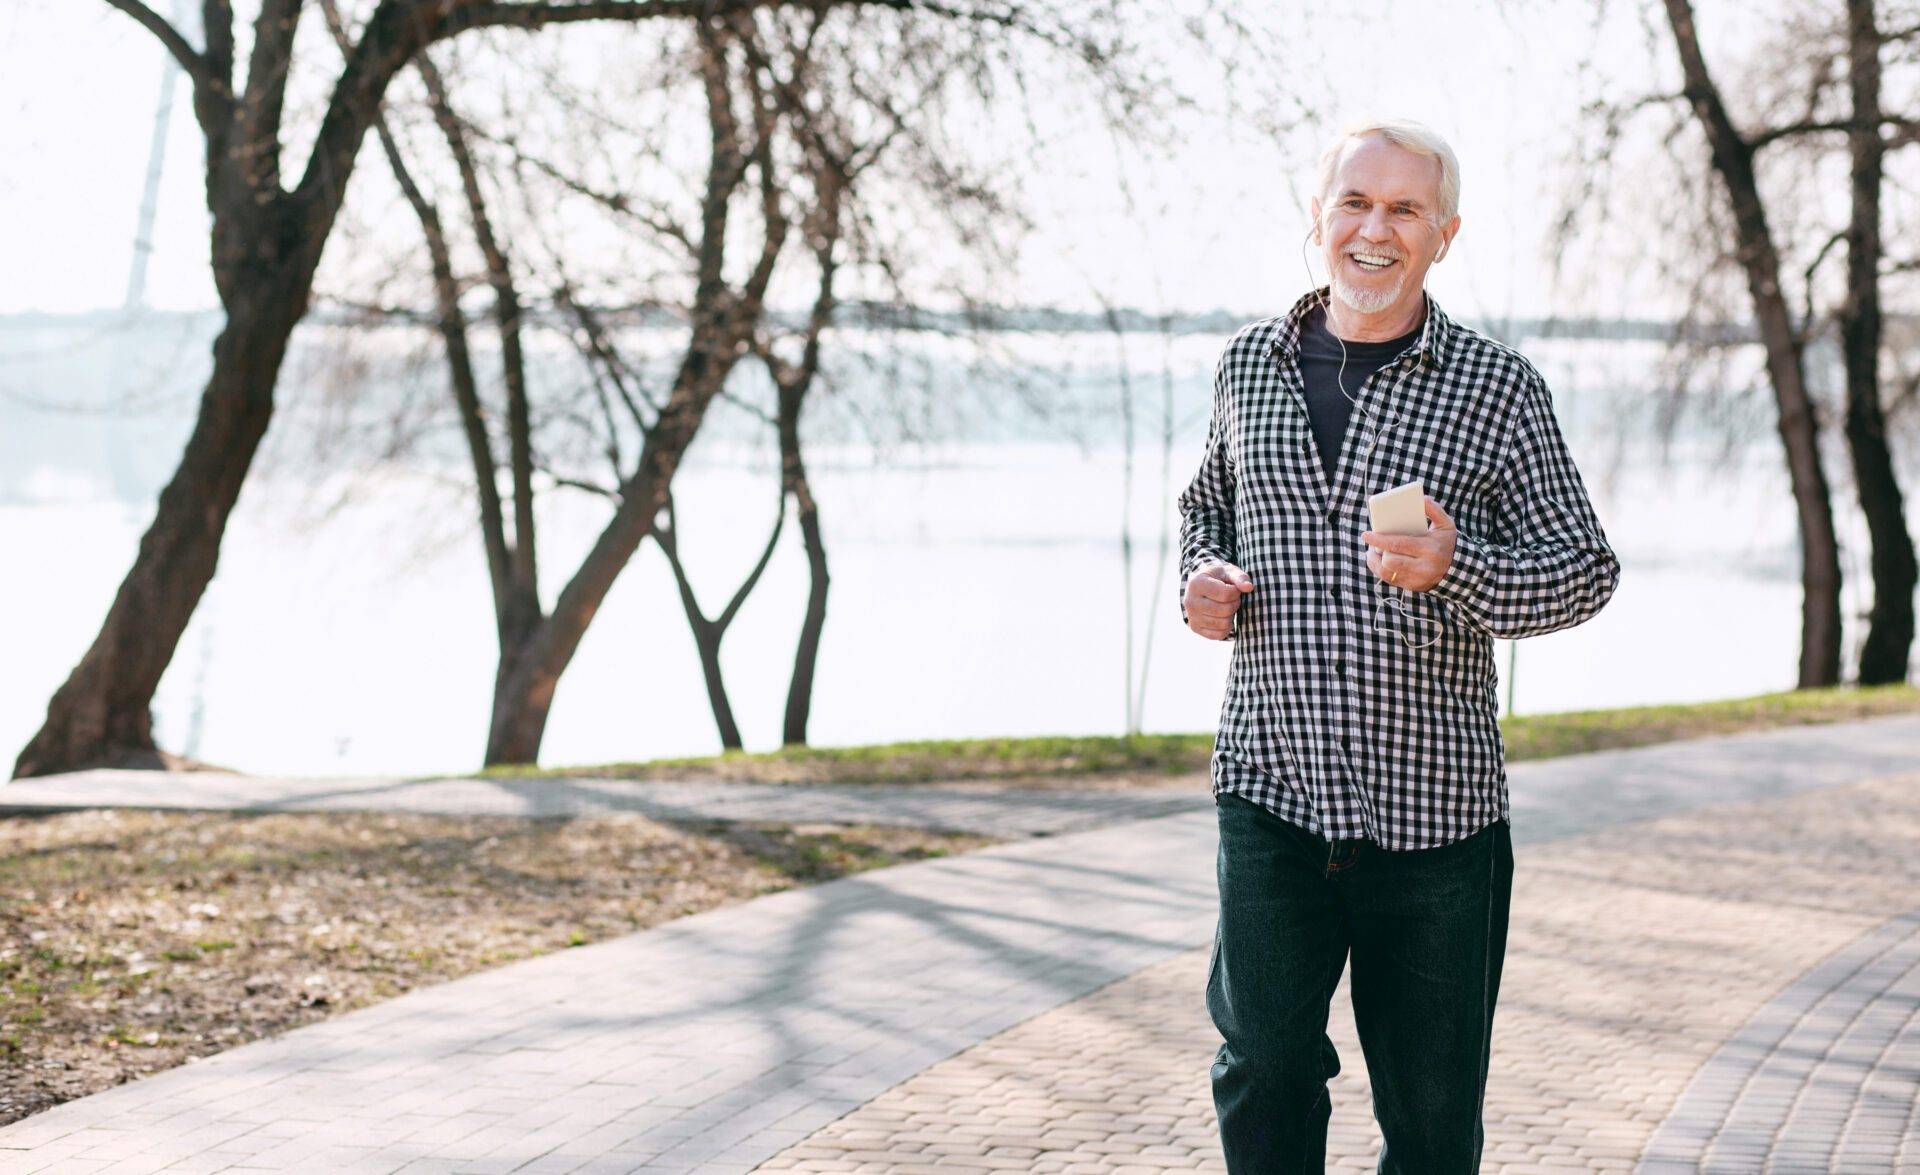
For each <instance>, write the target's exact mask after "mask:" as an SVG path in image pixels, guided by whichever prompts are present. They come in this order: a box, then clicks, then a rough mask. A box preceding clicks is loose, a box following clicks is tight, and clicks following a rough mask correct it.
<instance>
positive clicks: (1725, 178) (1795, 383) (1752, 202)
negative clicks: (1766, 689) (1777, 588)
mask: <svg viewBox="0 0 1920 1175" xmlns="http://www.w3.org/2000/svg"><path fill="white" fill-rule="evenodd" d="M1664 2H1665V5H1666V12H1667V20H1668V23H1669V24H1670V25H1671V26H1672V28H1673V39H1674V43H1675V46H1676V47H1677V48H1678V50H1679V53H1680V64H1681V69H1682V71H1683V72H1684V74H1685V77H1686V97H1687V101H1688V102H1689V103H1690V104H1691V105H1692V107H1693V111H1694V114H1695V115H1696V116H1697V117H1698V118H1699V120H1700V124H1701V127H1702V129H1704V130H1705V132H1706V135H1707V143H1708V146H1709V148H1710V150H1711V153H1712V158H1713V169H1714V171H1715V173H1716V174H1718V175H1719V177H1720V180H1721V182H1722V183H1723V184H1724V185H1725V187H1726V189H1727V197H1728V201H1729V203H1730V204H1731V205H1732V210H1733V220H1734V231H1735V240H1736V243H1737V253H1738V256H1739V260H1740V266H1741V268H1742V269H1743V270H1744V271H1745V273H1746V278H1747V291H1748V293H1749V295H1750V296H1751V297H1752V299H1753V310H1754V317H1755V319H1757V320H1758V322H1759V325H1760V337H1761V340H1762V341H1763V342H1764V344H1765V346H1766V352H1767V374H1768V376H1769V378H1770V380H1771V382H1772V384H1773V395H1774V402H1775V404H1776V406H1777V410H1778V412H1779V422H1778V426H1779V432H1780V443H1781V446H1782V447H1783V448H1784V449H1785V451H1786V459H1787V475H1788V477H1789V479H1790V481H1791V483H1792V485H1793V500H1794V505H1795V507H1796V509H1797V511H1798V515H1799V525H1800V584H1801V603H1800V677H1799V688H1801V689H1810V688H1814V687H1818V686H1827V685H1835V684H1837V683H1838V682H1839V680H1840V545H1839V542H1838V540H1837V538H1836V537H1835V535H1834V528H1833V501H1832V494H1831V492H1830V491H1829V489H1828V486H1827V477H1826V473H1825V472H1824V470H1823V469H1822V467H1821V463H1820V446H1819V430H1818V425H1817V424H1816V422H1815V420H1814V415H1813V402H1812V398H1811V397H1810V396H1809V395H1808V392H1807V381H1806V366H1805V362H1804V357H1803V355H1802V346H1801V340H1800V336H1799V335H1798V333H1796V331H1795V330H1794V325H1793V317H1792V315H1791V314H1790V313H1789V311H1788V309H1787V301H1786V294H1785V292H1784V290H1783V289H1782V288H1781V285H1780V254H1779V251H1778V249H1776V247H1775V246H1774V241H1773V231H1772V229H1771V227H1770V226H1769V225H1768V223H1767V214H1766V205H1765V203H1764V202H1763V201H1762V199H1761V196H1760V186H1759V182H1758V180H1757V179H1756V178H1755V175H1754V168H1753V148H1752V146H1751V145H1750V144H1749V143H1748V142H1747V140H1746V139H1745V138H1743V137H1742V136H1741V134H1740V132H1739V131H1738V130H1737V129H1735V127H1734V125H1733V120H1732V118H1731V117H1730V116H1729V115H1728V113H1727V109H1726V105H1725V103H1724V102H1722V101H1721V98H1720V90H1719V88H1718V87H1717V86H1716V85H1715V84H1714V81H1713V78H1712V76H1711V74H1710V73H1709V72H1708V70H1707V65H1706V58H1705V57H1704V56H1703V55H1702V54H1701V51H1700V42H1699V37H1698V34H1697V32H1696V30H1695V28H1694V22H1693V6H1692V4H1691V3H1690V2H1689V0H1664Z"/></svg>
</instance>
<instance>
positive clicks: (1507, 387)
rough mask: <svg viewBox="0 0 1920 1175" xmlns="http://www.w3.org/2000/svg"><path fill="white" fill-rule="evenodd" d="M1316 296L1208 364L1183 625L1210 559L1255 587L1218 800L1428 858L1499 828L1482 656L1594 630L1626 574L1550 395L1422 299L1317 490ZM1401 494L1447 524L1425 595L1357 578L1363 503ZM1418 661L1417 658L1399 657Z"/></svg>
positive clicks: (1500, 768) (1490, 692)
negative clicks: (1207, 413)
mask: <svg viewBox="0 0 1920 1175" xmlns="http://www.w3.org/2000/svg"><path fill="white" fill-rule="evenodd" d="M1326 296H1327V290H1326V288H1325V287H1322V288H1321V289H1319V290H1316V291H1314V292H1313V293H1311V294H1308V295H1307V296H1305V297H1303V298H1302V299H1300V301H1299V302H1297V303H1295V305H1294V307H1293V309H1292V310H1290V311H1288V312H1287V313H1286V314H1285V315H1283V316H1281V317H1278V318H1269V319H1263V320H1261V321H1259V322H1255V323H1251V324H1249V325H1247V326H1245V327H1243V328H1241V330H1240V331H1239V333H1238V334H1236V335H1234V337H1233V339H1232V340H1231V341H1230V342H1229V343H1228V344H1227V347H1226V350H1225V352H1224V353H1222V355H1221V356H1220V362H1219V366H1218V368H1217V370H1216V372H1215V376H1214V385H1213V411H1212V418H1211V420H1210V422H1209V424H1208V427H1207V440H1206V449H1205V451H1204V453H1203V455H1202V457H1201V461H1200V468H1199V471H1198V472H1197V473H1195V475H1194V477H1193V480H1192V482H1191V483H1190V484H1189V485H1188V486H1187V488H1186V490H1185V492H1183V493H1182V494H1181V495H1180V498H1179V509H1180V513H1181V516H1182V523H1181V530H1180V541H1181V560H1180V618H1181V621H1182V622H1183V623H1184V622H1185V620H1186V589H1187V581H1188V580H1189V579H1190V578H1191V577H1192V576H1193V575H1194V574H1195V573H1196V572H1197V571H1198V570H1199V569H1200V568H1201V567H1202V566H1204V565H1206V564H1207V563H1210V562H1214V561H1220V562H1226V563H1232V564H1234V565H1235V566H1237V567H1240V568H1241V569H1243V570H1244V571H1246V573H1247V575H1248V577H1249V578H1251V579H1252V580H1253V585H1254V590H1253V592H1252V594H1250V595H1248V596H1246V597H1244V598H1243V599H1242V601H1241V605H1240V610H1239V612H1238V613H1237V614H1236V615H1235V618H1234V627H1233V633H1232V639H1233V642H1234V647H1233V654H1232V660H1231V664H1230V668H1229V670H1228V674H1227V687H1226V696H1225V698H1224V700H1223V702H1222V704H1221V707H1220V729H1219V733H1218V735H1217V737H1216V738H1215V742H1214V751H1213V760H1212V764H1213V790H1214V792H1215V793H1216V794H1218V793H1220V792H1233V793H1236V794H1239V795H1241V796H1244V797H1246V798H1247V799H1249V800H1252V801H1254V802H1255V803H1258V804H1260V805H1262V806H1263V807H1265V808H1267V809H1268V810H1270V811H1272V812H1273V813H1274V814H1275V815H1277V816H1279V817H1280V818H1281V819H1283V820H1287V821H1289V822H1290V823H1293V824H1296V825H1298V826H1300V827H1302V828H1306V829H1308V830H1309V831H1312V832H1315V833H1318V834H1319V835H1321V836H1323V837H1325V838H1327V839H1329V840H1333V839H1341V838H1366V839H1368V840H1371V841H1373V842H1374V843H1376V844H1378V845H1380V846H1382V847H1383V848H1387V849H1393V850H1405V849H1422V848H1431V847H1434V846H1436V845H1442V844H1448V843H1450V842H1452V841H1455V840H1459V839H1461V838H1463V837H1466V836H1468V835H1471V834H1472V833H1474V832H1476V831H1478V830H1479V829H1481V828H1483V827H1485V826H1486V825H1487V824H1489V823H1491V822H1493V821H1494V820H1496V819H1505V818H1509V812H1510V809H1509V806H1508V797H1507V775H1506V761H1505V758H1506V756H1505V751H1506V747H1505V744H1504V742H1503V741H1502V738H1501V734H1500V724H1499V709H1498V701H1497V689H1496V685H1497V682H1496V678H1495V673H1494V663H1493V641H1492V638H1494V637H1501V638H1506V639H1512V638H1517V637H1526V636H1536V635H1539V634H1541V633H1548V632H1554V631H1557V630H1559V629H1563V628H1570V627H1572V626H1573V625H1576V624H1579V623H1581V622H1582V621H1585V620H1586V619H1587V618H1589V617H1591V616H1592V615H1594V614H1595V613H1596V612H1598V611H1599V610H1600V609H1601V607H1602V606H1604V605H1605V604H1606V602H1607V600H1608V599H1609V598H1611V597H1612V595H1613V592H1614V588H1615V587H1616V586H1617V585H1618V583H1619V579H1620V562H1619V560H1618V559H1617V558H1616V557H1615V556H1614V553H1613V550H1612V548H1611V547H1609V546H1608V545H1607V538H1606V534H1605V532H1604V531H1602V530H1601V527H1600V521H1599V519H1598V518H1597V517H1596V516H1595V514H1594V511H1593V506H1592V504H1591V503H1590V502H1589V501H1588V499H1587V492H1586V487H1585V486H1584V484H1583V483H1582V481H1581V478H1580V473H1579V471H1578V470H1577V469H1575V468H1574V463H1573V458H1572V457H1571V456H1570V455H1569V454H1568V452H1567V446H1566V441H1565V439H1564V438H1563V437H1562V436H1561V433H1560V426H1559V423H1558V422H1557V421H1556V420H1555V419H1554V415H1553V399H1552V395H1551V393H1549V391H1548V390H1547V385H1546V381H1545V380H1543V379H1542V378H1541V376H1540V373H1539V372H1538V371H1537V370H1535V369H1534V366H1533V365H1532V364H1531V363H1529V362H1528V361H1527V359H1526V358H1525V357H1524V356H1522V355H1521V354H1520V353H1519V352H1518V351H1515V350H1514V349H1512V348H1511V347H1507V346H1504V345H1502V344H1500V343H1497V342H1495V341H1493V340H1492V339H1489V338H1487V337H1486V336H1485V335H1482V334H1480V333H1479V332H1477V331H1475V330H1473V329H1471V328H1469V327H1466V326H1464V325H1461V324H1459V323H1456V322H1454V321H1453V320H1452V319H1450V318H1448V317H1447V316H1446V315H1445V314H1444V313H1442V312H1441V310H1440V307H1439V305H1438V304H1436V303H1435V302H1434V300H1433V298H1432V296H1431V295H1428V296H1427V317H1426V326H1425V328H1424V330H1423V331H1422V332H1421V334H1420V337H1419V341H1418V342H1416V343H1415V344H1414V345H1413V346H1412V347H1410V348H1408V349H1407V350H1406V351H1405V352H1403V353H1402V354H1401V355H1400V356H1399V357H1397V358H1395V359H1393V360H1392V361H1390V362H1388V363H1387V364H1386V366H1384V367H1382V368H1381V369H1380V370H1378V371H1376V372H1375V373H1374V374H1373V375H1372V376H1370V377H1369V378H1368V379H1367V380H1366V382H1365V383H1363V384H1362V385H1361V387H1360V390H1359V392H1358V395H1357V399H1358V401H1359V402H1358V404H1357V405H1356V407H1355V408H1354V412H1353V418H1352V420H1351V421H1350V422H1349V424H1348V427H1347V431H1346V437H1345V440H1344V442H1343V444H1342V447H1341V451H1340V458H1339V462H1338V465H1337V467H1336V470H1335V475H1334V478H1333V481H1332V483H1331V484H1329V483H1328V481H1327V477H1326V471H1325V469H1324V467H1323V466H1322V464H1321V461H1320V458H1319V456H1318V454H1317V453H1316V452H1315V451H1314V441H1313V432H1312V429H1311V428H1310V427H1309V425H1308V419H1307V404H1306V392H1305V386H1304V383H1303V381H1302V379H1301V375H1300V364H1299V344H1300V331H1301V326H1302V323H1303V322H1304V320H1305V316H1306V312H1307V310H1308V309H1309V308H1310V307H1311V306H1312V305H1313V303H1314V300H1315V299H1323V298H1325V297H1326ZM1415 479H1418V480H1419V481H1420V482H1421V484H1422V487H1423V489H1424V491H1425V492H1426V493H1427V494H1429V495H1431V496H1432V497H1433V498H1434V500H1436V501H1438V502H1439V503H1440V505H1441V507H1442V508H1443V509H1445V510H1446V511H1447V513H1448V514H1449V515H1451V516H1452V517H1453V520H1454V522H1455V524H1456V526H1457V528H1458V539H1457V543H1456V546H1455V548H1454V552H1453V561H1452V563H1451V564H1450V565H1449V566H1448V568H1447V571H1446V574H1445V575H1444V576H1442V577H1441V579H1440V581H1439V582H1438V583H1436V584H1434V585H1433V587H1432V588H1430V589H1428V590H1426V591H1418V592H1416V591H1410V590H1408V589H1406V588H1402V587H1398V586H1395V585H1393V584H1389V583H1387V582H1386V581H1385V580H1383V579H1381V578H1379V577H1378V576H1376V575H1374V573H1373V572H1372V570H1371V569H1370V568H1368V566H1367V561H1366V552H1367V547H1366V545H1365V544H1364V543H1363V542H1361V540H1360V534H1361V532H1362V531H1364V530H1367V529H1369V528H1370V524H1369V520H1368V514H1367V497H1368V496H1369V495H1371V494H1375V493H1378V492H1380V491H1381V490H1385V489H1390V488H1392V487H1393V486H1397V485H1400V484H1401V483H1403V482H1407V481H1412V480H1415ZM1412 646H1421V647H1412Z"/></svg>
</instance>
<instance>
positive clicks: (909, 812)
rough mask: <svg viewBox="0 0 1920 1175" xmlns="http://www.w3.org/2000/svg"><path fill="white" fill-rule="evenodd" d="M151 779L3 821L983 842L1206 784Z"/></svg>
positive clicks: (68, 778)
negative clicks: (703, 828) (825, 833)
mask: <svg viewBox="0 0 1920 1175" xmlns="http://www.w3.org/2000/svg"><path fill="white" fill-rule="evenodd" d="M163 780H164V782H161V781H157V780H156V777H155V775H154V773H152V772H149V771H111V770H99V771H76V772H72V773H70V774H66V775H57V776H49V777H46V778H42V779H29V780H16V781H14V782H12V783H8V784H6V785H4V786H0V813H5V812H8V811H15V812H23V811H61V810H69V809H74V808H167V809H197V810H215V811H244V812H342V811H377V812H415V813H434V814H440V815H448V816H526V817H548V816H584V815H592V814H594V813H600V812H639V813H641V814H643V815H647V816H652V817H655V818H657V819H662V820H687V819H702V820H776V821H781V822H783V823H793V824H820V823H842V824H849V823H871V824H896V825H912V826H914V827H919V828H934V829H941V830H945V831H949V832H972V833H980V834H984V835H987V836H1000V837H1017V836H1055V835H1059V834H1061V833H1067V832H1079V831H1083V830H1085V829H1090V828H1098V827H1101V826H1104V825H1107V824H1113V823H1116V822H1118V821H1123V820H1146V819H1151V818H1152V817H1155V816H1166V815H1170V814H1172V813H1174V812H1180V811H1192V810H1194V809H1195V808H1197V807H1201V806H1204V805H1205V804H1206V803H1207V785H1206V783H1205V781H1204V779H1203V778H1201V777H1198V776H1192V777H1188V778H1187V779H1185V780H1179V779H1169V781H1168V784H1167V786H1166V787H1164V788H1140V789H1128V790H1125V791H1091V790H1089V791H1076V790H1072V789H1070V788H1066V787H1047V788H1033V787H1025V788H1023V787H1017V786H1007V785H999V784H992V783H985V782H967V783H954V784H946V785H937V784H914V785H908V786H888V785H875V784H841V785H830V784H818V785H816V784H756V783H723V782H712V783H707V782H700V781H683V782H661V783H645V782H638V781H635V780H625V779H591V778H578V779H505V778H502V779H491V778H489V779H475V778H461V779H406V778H400V777H363V778H352V779H302V778H288V777H274V776H258V775H229V774H224V773H221V772H215V771H193V772H174V773H172V774H169V775H167V776H164V777H163Z"/></svg>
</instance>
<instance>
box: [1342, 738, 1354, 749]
mask: <svg viewBox="0 0 1920 1175" xmlns="http://www.w3.org/2000/svg"><path fill="white" fill-rule="evenodd" d="M1340 746H1341V748H1342V749H1344V750H1349V751H1351V750H1352V749H1353V739H1352V738H1350V737H1348V736H1347V735H1344V734H1343V735H1341V736H1340Z"/></svg>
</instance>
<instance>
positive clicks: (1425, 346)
mask: <svg viewBox="0 0 1920 1175" xmlns="http://www.w3.org/2000/svg"><path fill="white" fill-rule="evenodd" d="M1421 296H1422V297H1423V298H1425V299H1426V302H1427V321H1426V325H1425V326H1424V327H1423V328H1422V329H1421V331H1420V338H1419V339H1418V340H1417V341H1416V342H1415V343H1414V344H1413V346H1412V348H1411V350H1413V351H1415V352H1418V353H1419V354H1420V355H1421V356H1422V361H1423V362H1425V363H1427V364H1429V365H1431V366H1433V367H1436V368H1437V367H1445V366H1446V365H1447V357H1448V354H1449V353H1450V352H1451V350H1452V347H1453V340H1454V335H1455V332H1456V330H1457V329H1458V328H1456V327H1455V326H1454V323H1453V320H1452V319H1451V318H1448V317H1447V316H1446V314H1445V313H1444V312H1443V311H1441V309H1440V303H1438V302H1436V301H1434V300H1433V295H1432V294H1428V293H1425V292H1424V291H1423V292H1422V294H1421ZM1330 297H1332V288H1331V287H1329V286H1321V287H1320V288H1319V289H1317V290H1314V291H1312V292H1311V293H1308V294H1305V295H1303V296H1302V297H1301V298H1300V300H1299V301H1298V302H1295V303H1294V304H1293V309H1291V310H1289V311H1287V312H1286V314H1284V315H1282V316H1281V317H1280V319H1279V320H1278V322H1277V324H1276V325H1275V327H1274V332H1273V343H1272V348H1273V350H1274V351H1276V352H1279V353H1282V354H1287V355H1293V356H1295V357H1296V358H1297V357H1298V355H1299V352H1300V332H1301V331H1302V330H1303V329H1305V327H1306V322H1307V312H1308V311H1310V310H1312V309H1313V308H1314V307H1315V306H1316V305H1319V304H1320V303H1322V302H1324V301H1326V300H1327V299H1328V298H1330Z"/></svg>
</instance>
